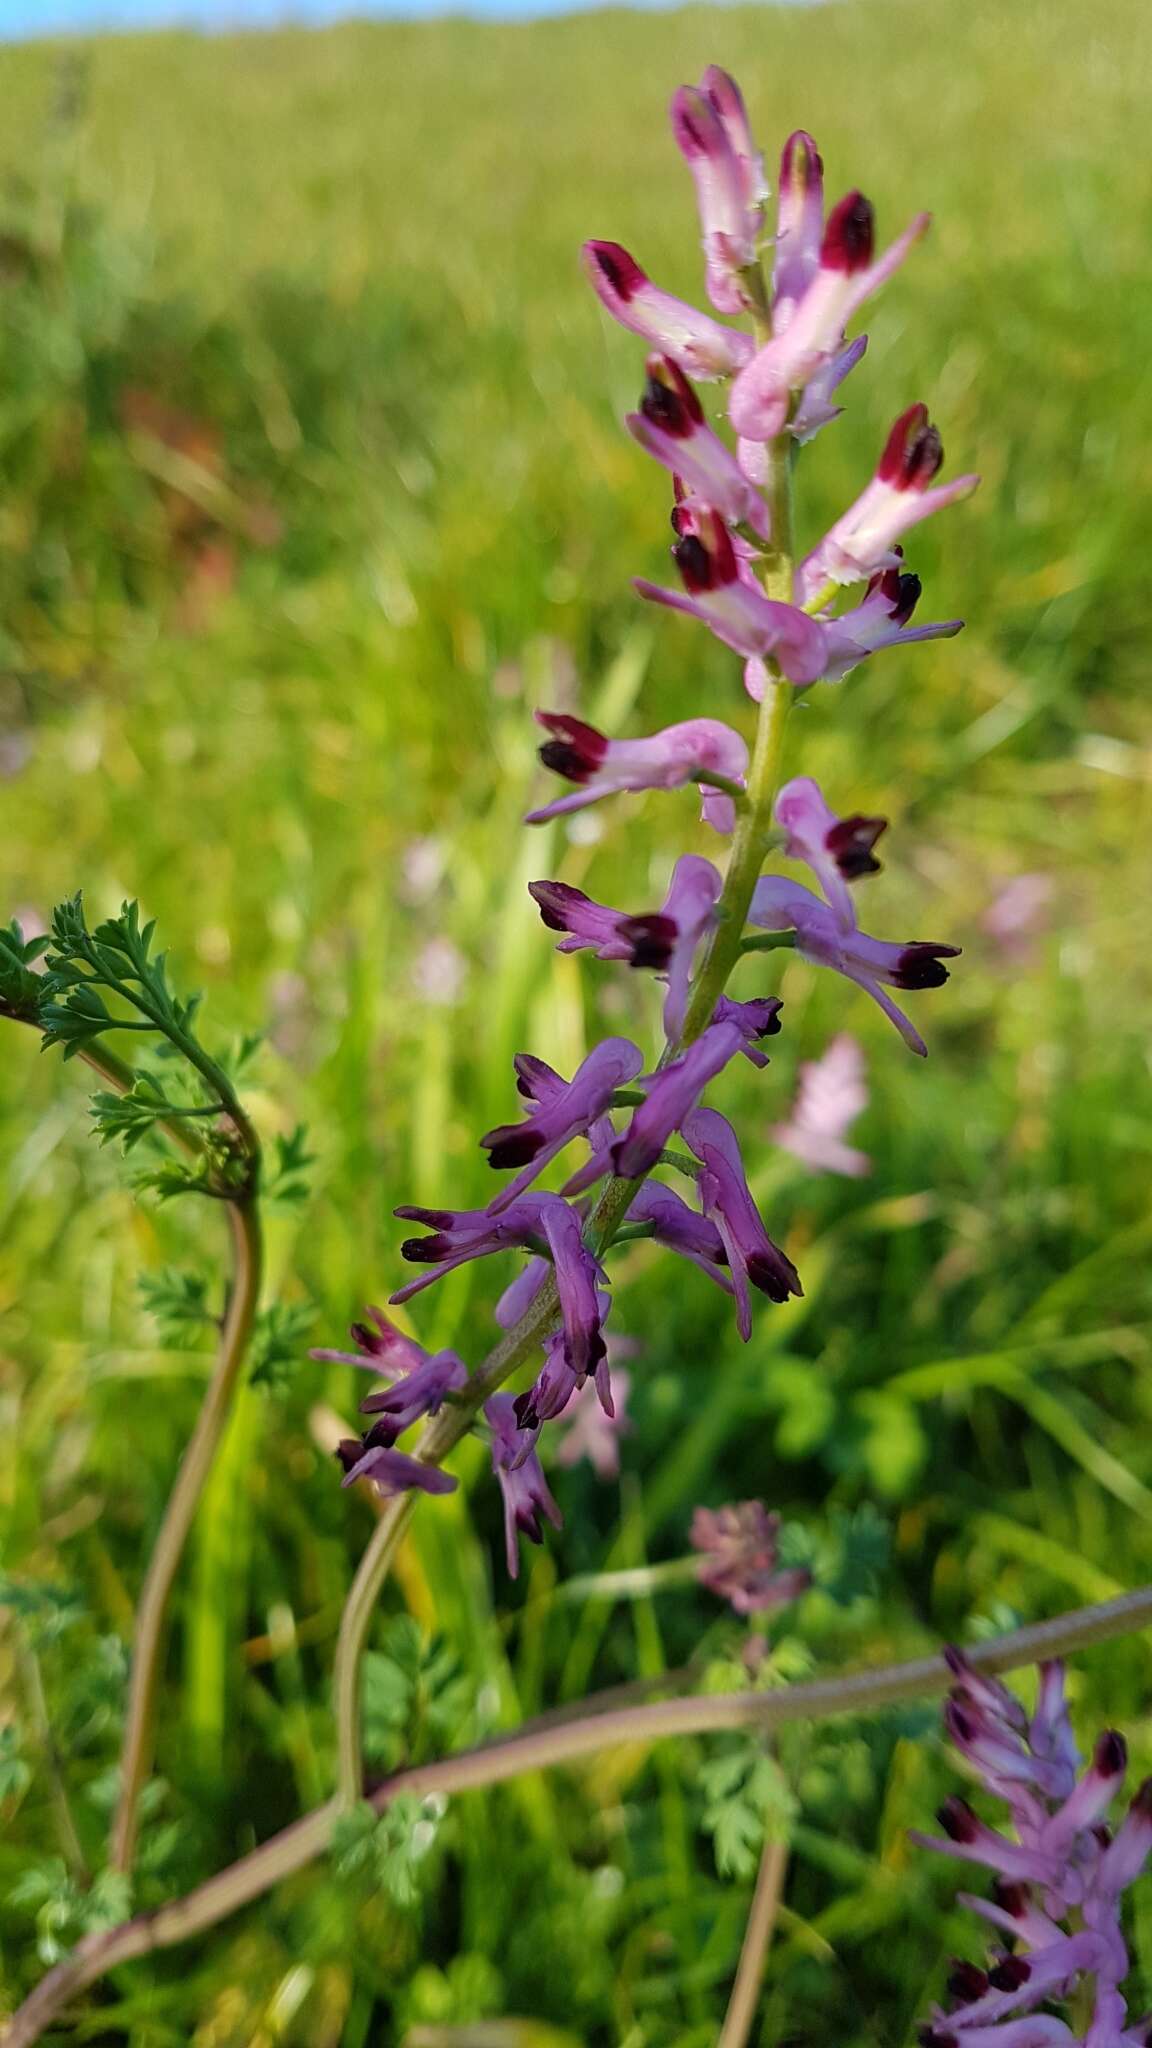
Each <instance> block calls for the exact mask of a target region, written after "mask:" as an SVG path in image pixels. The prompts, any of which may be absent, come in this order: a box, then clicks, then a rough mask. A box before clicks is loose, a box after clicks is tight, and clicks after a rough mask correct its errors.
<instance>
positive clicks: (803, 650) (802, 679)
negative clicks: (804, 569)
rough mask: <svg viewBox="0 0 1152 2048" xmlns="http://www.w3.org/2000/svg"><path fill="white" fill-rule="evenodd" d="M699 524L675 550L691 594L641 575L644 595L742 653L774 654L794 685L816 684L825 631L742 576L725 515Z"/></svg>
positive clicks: (712, 515) (713, 515) (707, 516)
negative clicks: (699, 621) (697, 621)
mask: <svg viewBox="0 0 1152 2048" xmlns="http://www.w3.org/2000/svg"><path fill="white" fill-rule="evenodd" d="M693 525H694V527H695V531H694V532H692V533H685V534H682V535H681V537H680V539H679V540H678V541H677V543H676V545H675V547H674V548H673V550H672V554H673V558H674V560H675V562H676V566H677V568H678V569H679V571H680V576H681V580H682V582H683V584H684V590H685V593H686V595H682V594H681V593H680V591H678V590H666V589H665V588H664V586H663V585H662V584H659V583H649V582H648V580H647V578H646V577H643V576H638V577H637V578H636V579H635V584H636V589H637V590H638V591H639V592H640V595H641V597H647V598H650V599H651V601H652V602H653V603H654V604H663V605H668V606H669V607H670V608H671V609H672V610H673V611H678V612H687V613H688V614H689V616H690V617H692V618H695V619H702V620H703V622H704V624H705V625H706V626H708V627H709V628H710V629H711V631H712V632H713V633H715V635H716V637H717V639H718V640H722V641H723V643H724V645H725V647H731V648H733V649H734V650H735V652H736V653H737V654H744V655H756V656H763V655H770V656H771V657H772V659H773V660H774V661H775V662H776V664H777V666H778V667H779V669H780V671H781V673H782V674H783V675H785V676H787V678H788V680H789V682H792V683H801V684H804V683H814V682H815V681H816V680H817V679H818V678H819V677H820V676H821V675H822V674H823V671H824V661H825V655H826V651H827V643H826V638H825V631H824V627H823V626H822V625H820V624H819V623H818V621H817V620H815V619H810V618H809V617H808V615H807V613H805V612H802V611H800V610H798V608H797V607H796V606H795V605H793V604H781V603H779V602H778V601H777V600H776V599H775V598H770V597H765V595H764V593H763V591H762V590H761V589H760V588H759V587H758V585H757V584H756V583H755V582H754V581H752V580H751V579H749V578H747V577H745V576H742V575H741V574H740V568H739V563H738V560H737V556H736V552H735V549H734V548H733V545H732V537H731V535H730V533H729V532H728V529H727V527H726V526H725V524H724V521H723V519H722V518H721V517H720V515H719V513H717V512H704V513H702V514H699V515H698V516H697V517H696V518H695V519H694V521H693Z"/></svg>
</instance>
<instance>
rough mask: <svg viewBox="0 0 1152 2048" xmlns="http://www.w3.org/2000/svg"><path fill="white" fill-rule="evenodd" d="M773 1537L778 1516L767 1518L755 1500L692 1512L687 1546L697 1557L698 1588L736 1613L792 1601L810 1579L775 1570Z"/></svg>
mask: <svg viewBox="0 0 1152 2048" xmlns="http://www.w3.org/2000/svg"><path fill="white" fill-rule="evenodd" d="M779 1535H780V1517H779V1515H770V1514H769V1513H768V1512H767V1510H766V1509H765V1508H764V1507H763V1506H762V1505H761V1503H760V1502H759V1501H758V1500H744V1501H739V1502H737V1503H734V1504H732V1505H731V1506H728V1507H722V1508H697V1509H696V1510H695V1512H694V1513H693V1516H692V1528H691V1531H690V1534H689V1541H690V1542H691V1544H692V1548H693V1550H698V1551H699V1552H700V1553H701V1556H700V1565H699V1569H698V1576H699V1580H700V1584H701V1585H702V1586H706V1587H707V1588H708V1591H709V1592H710V1593H716V1594H718V1595H719V1597H720V1599H721V1600H727V1601H728V1602H729V1603H730V1604H731V1606H732V1607H733V1608H734V1609H735V1611H736V1613H737V1614H763V1613H765V1612H766V1611H767V1610H768V1609H769V1608H772V1607H783V1606H785V1605H786V1604H787V1602H788V1601H790V1600H795V1599H797V1598H798V1596H799V1595H800V1594H801V1593H803V1592H806V1591H807V1589H808V1587H809V1586H810V1585H811V1584H812V1574H811V1573H810V1572H808V1571H805V1570H803V1569H800V1568H796V1569H793V1570H789V1571H780V1570H778V1569H777V1546H778V1541H779Z"/></svg>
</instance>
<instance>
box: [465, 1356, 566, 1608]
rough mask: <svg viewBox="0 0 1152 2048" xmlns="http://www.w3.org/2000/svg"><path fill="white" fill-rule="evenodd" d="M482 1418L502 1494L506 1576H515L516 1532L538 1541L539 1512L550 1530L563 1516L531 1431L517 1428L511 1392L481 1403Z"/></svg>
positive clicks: (558, 1525)
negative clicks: (485, 1423) (545, 1475)
mask: <svg viewBox="0 0 1152 2048" xmlns="http://www.w3.org/2000/svg"><path fill="white" fill-rule="evenodd" d="M484 1419H485V1421H486V1422H487V1423H488V1425H489V1428H490V1429H491V1431H492V1469H493V1471H494V1472H495V1474H496V1477H497V1479H498V1480H499V1482H500V1491H501V1493H502V1494H503V1496H504V1548H505V1556H506V1558H507V1562H508V1576H509V1578H512V1579H515V1578H517V1577H518V1576H519V1572H520V1556H519V1547H518V1545H517V1541H516V1538H517V1534H518V1533H520V1534H522V1535H524V1536H527V1537H528V1539H529V1541H530V1542H532V1543H542V1542H543V1541H544V1531H543V1529H542V1528H541V1526H540V1517H541V1515H543V1516H544V1517H545V1519H546V1520H547V1521H549V1522H551V1524H552V1527H553V1528H554V1529H559V1528H561V1527H562V1526H563V1521H564V1517H563V1515H562V1514H561V1513H560V1510H559V1508H558V1507H557V1505H556V1503H555V1501H554V1500H553V1498H552V1495H551V1494H550V1492H549V1491H548V1482H547V1480H546V1479H545V1477H544V1473H543V1469H542V1467H541V1464H540V1460H539V1458H538V1456H537V1454H536V1438H535V1434H534V1432H533V1431H532V1430H530V1429H521V1428H520V1426H519V1424H518V1422H517V1420H516V1404H515V1402H514V1401H513V1399H512V1396H511V1394H493V1395H492V1398H491V1399H490V1400H489V1401H486V1402H485V1403H484Z"/></svg>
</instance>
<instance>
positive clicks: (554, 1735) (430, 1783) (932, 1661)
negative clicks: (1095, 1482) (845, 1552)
mask: <svg viewBox="0 0 1152 2048" xmlns="http://www.w3.org/2000/svg"><path fill="white" fill-rule="evenodd" d="M1148 1627H1152V1586H1141V1587H1140V1588H1139V1589H1138V1590H1137V1591H1136V1592H1133V1593H1124V1594H1121V1596H1120V1598H1119V1599H1117V1600H1107V1601H1104V1602H1103V1603H1102V1604H1101V1605H1099V1606H1095V1607H1080V1608H1076V1609H1074V1610H1073V1611H1072V1612H1070V1613H1068V1614H1061V1615H1057V1616H1055V1618H1054V1619H1053V1620H1051V1621H1041V1622H1036V1623H1034V1624H1033V1625H1032V1626H1030V1627H1028V1628H1021V1629H1016V1630H1014V1631H1013V1633H1012V1634H1011V1635H1006V1636H997V1637H994V1638H993V1639H992V1640H991V1641H989V1642H984V1643H976V1644H974V1645H972V1647H971V1648H969V1649H968V1650H967V1651H966V1653H965V1654H966V1655H967V1656H968V1658H969V1660H970V1661H971V1663H973V1664H974V1665H975V1667H976V1669H977V1670H978V1671H985V1672H989V1673H1002V1672H1006V1671H1017V1670H1019V1669H1021V1667H1022V1666H1024V1665H1028V1664H1034V1663H1036V1662H1037V1661H1038V1660H1039V1659H1041V1658H1045V1657H1061V1656H1067V1655H1069V1654H1071V1653H1072V1652H1074V1651H1077V1650H1083V1649H1087V1648H1089V1647H1090V1646H1092V1645H1094V1644H1097V1643H1104V1642H1109V1641H1111V1640H1113V1639H1114V1638H1115V1637H1117V1636H1124V1635H1133V1634H1135V1633H1136V1632H1137V1631H1138V1630H1140V1629H1145V1628H1148ZM951 1682H952V1674H951V1672H950V1671H949V1669H948V1666H947V1664H946V1663H945V1661H944V1659H943V1657H942V1656H940V1655H939V1654H935V1655H933V1656H930V1657H918V1658H916V1659H914V1660H913V1661H912V1662H910V1663H906V1664H890V1665H886V1666H884V1667H883V1668H881V1669H878V1670H872V1671H858V1672H850V1673H848V1674H847V1675H846V1676H843V1677H840V1678H824V1679H817V1680H815V1681H814V1682H813V1683H812V1684H810V1685H794V1686H791V1687H788V1688H787V1689H785V1690H784V1691H779V1692H741V1693H720V1694H713V1695H703V1696H692V1697H689V1698H687V1699H671V1700H658V1701H656V1702H655V1703H654V1704H652V1705H644V1706H635V1705H629V1706H627V1707H617V1708H614V1709H609V1710H607V1711H604V1712H600V1711H597V1699H596V1697H595V1696H594V1697H593V1698H592V1699H590V1700H588V1701H586V1702H585V1711H584V1712H583V1713H582V1714H581V1716H580V1717H579V1718H578V1719H573V1720H569V1721H565V1722H556V1721H555V1720H553V1719H552V1718H551V1717H549V1716H544V1717H542V1719H541V1720H540V1721H539V1722H536V1723H534V1724H529V1726H528V1727H526V1728H522V1729H520V1730H519V1731H518V1732H517V1733H516V1734H514V1735H507V1736H502V1737H500V1738H498V1739H497V1740H496V1741H494V1742H488V1743H483V1744H481V1745H480V1747H478V1748H476V1749H469V1750H464V1751H462V1752H461V1754H460V1755H459V1756H450V1757H446V1758H444V1759H443V1760H442V1761H441V1762H439V1763H430V1764H420V1765H417V1766H416V1767H415V1768H413V1769H412V1770H408V1771H399V1772H397V1774H396V1776H395V1777H392V1778H389V1779H387V1780H386V1782H385V1783H384V1784H383V1785H380V1786H378V1787H377V1788H376V1790H375V1791H374V1792H373V1794H372V1805H373V1806H374V1807H375V1808H376V1810H377V1812H380V1813H382V1812H383V1811H384V1810H385V1809H386V1808H387V1807H388V1806H389V1805H390V1804H391V1802H392V1801H393V1800H394V1799H396V1798H397V1797H398V1796H400V1795H401V1794H402V1793H407V1794H412V1795H414V1796H416V1797H418V1798H426V1797H428V1796H430V1795H432V1794H438V1795H440V1796H444V1797H447V1796H451V1795H452V1794H453V1793H457V1792H467V1791H473V1790H476V1789H478V1788H480V1787H482V1786H487V1785H499V1784H504V1783H506V1782H507V1780H508V1779H510V1778H514V1777H518V1776H519V1774H520V1773H521V1772H522V1771H533V1770H544V1769H548V1768H550V1767H551V1766H553V1765H556V1764H565V1763H571V1762H572V1761H574V1759H575V1758H577V1757H581V1756H589V1755H592V1754H594V1753H595V1752H596V1751H597V1750H600V1749H608V1748H610V1747H611V1746H612V1745H613V1744H614V1743H619V1742H627V1743H629V1744H633V1743H637V1742H658V1741H663V1740H666V1739H667V1738H668V1737H670V1736H677V1735H704V1734H709V1733H714V1732H717V1731H720V1730H725V1729H733V1728H749V1727H752V1728H756V1729H758V1730H759V1732H760V1733H762V1734H770V1733H771V1732H772V1731H773V1730H774V1729H776V1728H780V1727H783V1726H784V1724H785V1723H787V1722H792V1721H821V1720H827V1719H830V1718H831V1717H832V1716H833V1715H837V1714H865V1713H873V1712H875V1711H876V1709H877V1708H879V1707H884V1706H892V1705H895V1704H896V1703H898V1702H899V1701H901V1700H909V1699H922V1698H924V1697H926V1696H931V1695H932V1694H935V1693H941V1692H945V1691H947V1689H948V1686H949V1685H950V1684H951ZM341 1810H342V1809H341V1805H340V1801H339V1799H330V1800H329V1801H328V1802H327V1803H326V1804H325V1805H324V1806H320V1807H317V1808H316V1810H315V1811H314V1812H313V1813H310V1814H307V1815H305V1817H304V1819H303V1820H298V1821H295V1822H294V1823H293V1824H292V1826H291V1827H289V1828H285V1829H284V1831H283V1832H282V1833H281V1834H279V1835H274V1836H272V1838H271V1840H269V1841H267V1842H264V1843H262V1844H261V1846H260V1847H259V1848H258V1849H256V1850H254V1851H253V1852H252V1854H251V1855H249V1856H244V1857H241V1859H240V1861H239V1862H238V1863H233V1864H231V1865H230V1866H229V1868H228V1869H227V1870H222V1871H220V1872H219V1873H218V1874H217V1875H216V1876H215V1877H210V1878H209V1879H208V1880H207V1882H206V1883H204V1884H202V1885H199V1886H197V1888H196V1889H195V1891H191V1892H189V1893H188V1894H187V1895H186V1896H185V1897H184V1898H182V1899H174V1900H172V1901H171V1902H170V1903H169V1904H168V1905H166V1906H160V1907H159V1908H157V1910H156V1911H155V1912H153V1913H144V1914H140V1915H138V1916H137V1917H136V1918H135V1919H133V1920H128V1921H125V1922H124V1923H123V1925H121V1926H120V1927H113V1928H110V1929H109V1930H108V1931H107V1932H104V1933H99V1934H90V1935H87V1936H86V1937H85V1939H84V1940H83V1941H82V1942H80V1944H79V1946H78V1947H77V1948H76V1949H74V1950H73V1952H72V1954H71V1955H70V1956H68V1957H66V1958H65V1960H64V1961H63V1962H62V1963H58V1964H57V1965H56V1967H55V1968H54V1969H52V1970H50V1971H49V1972H48V1975H47V1976H46V1977H45V1978H44V1979H43V1980H42V1982H41V1983H40V1984H38V1985H37V1987H36V1989H35V1991H33V1992H32V1994H31V1996H30V1997H29V1998H27V1999H26V2000H25V2002H24V2004H23V2005H22V2006H21V2007H20V2009H19V2011H18V2012H17V2013H16V2014H14V2016H13V2018H12V2019H11V2020H10V2021H9V2023H8V2027H7V2031H6V2032H5V2033H4V2034H3V2035H2V2036H0V2043H2V2048H32V2044H33V2043H34V2042H36V2041H38V2040H39V2039H40V2038H41V2036H42V2034H43V2033H44V2031H45V2030H46V2028H47V2027H49V2026H50V2025H51V2024H52V2023H53V2022H54V2021H55V2020H56V2019H57V2018H58V2016H59V2015H60V2013H62V2012H63V2011H64V2009H65V2007H66V2006H67V2005H68V2004H70V2002H71V2001H72V1999H73V1998H75V1997H76V1996H77V1995H78V1994H79V1993H80V1992H81V1991H84V1990H86V1989H87V1987H88V1986H89V1985H90V1984H94V1983H96V1982H97V1980H98V1979H99V1978H101V1977H103V1976H104V1975H105V1974H106V1973H107V1972H108V1971H109V1970H113V1969H116V1968H117V1967H118V1966H119V1965H120V1964H121V1963H127V1962H132V1961H133V1960H135V1959H136V1958H137V1957H139V1956H143V1955H148V1954H149V1953H151V1952H153V1951H155V1950H157V1949H166V1948H175V1947H176V1946H178V1944H179V1943H180V1942H183V1941H188V1940H189V1939H190V1938H191V1937H192V1936H193V1935H195V1934H202V1933H203V1932H204V1931H205V1929H206V1928H209V1927H214V1926H216V1925H217V1924H218V1922H219V1921H221V1920H224V1919H226V1918H227V1917H228V1916H229V1914H231V1913H235V1912H237V1911H239V1909H240V1907H241V1906H246V1905H249V1904H250V1903H251V1901H252V1900H253V1899H258V1898H260V1897H262V1895H263V1894H264V1893H265V1892H267V1891H270V1890H271V1888H272V1886H273V1885H275V1884H279V1883H280V1881H281V1879H282V1878H285V1877H290V1876H292V1875H294V1874H295V1872H297V1871H299V1870H303V1869H305V1868H306V1867H307V1865H308V1864H309V1863H311V1862H313V1861H314V1860H315V1858H316V1857H318V1856H321V1855H323V1854H324V1852H325V1850H326V1849H327V1847H328V1844H329V1842H330V1841H331V1838H332V1831H333V1829H334V1827H335V1825H336V1822H337V1820H338V1819H339V1817H340V1813H341Z"/></svg>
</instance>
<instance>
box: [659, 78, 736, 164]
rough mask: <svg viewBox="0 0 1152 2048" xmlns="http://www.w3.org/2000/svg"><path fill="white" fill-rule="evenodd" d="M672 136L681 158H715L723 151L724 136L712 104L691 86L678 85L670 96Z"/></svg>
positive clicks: (724, 145)
mask: <svg viewBox="0 0 1152 2048" xmlns="http://www.w3.org/2000/svg"><path fill="white" fill-rule="evenodd" d="M671 114H672V133H673V135H674V136H675V138H676V143H677V146H678V148H680V149H681V150H682V151H683V152H684V155H685V156H688V157H693V156H715V155H717V154H718V153H719V152H721V151H726V149H727V137H726V136H725V134H724V130H723V128H722V127H721V125H720V122H719V119H718V118H717V110H716V107H715V105H714V104H713V103H712V101H711V100H710V99H709V98H708V97H707V96H706V95H705V94H704V93H702V92H698V91H697V90H696V87H695V86H693V85H682V86H681V87H680V88H679V90H678V91H677V92H676V93H674V94H673V97H672V107H671Z"/></svg>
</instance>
